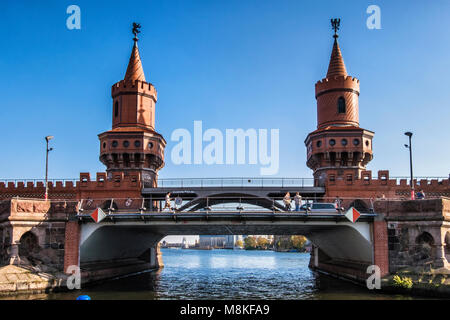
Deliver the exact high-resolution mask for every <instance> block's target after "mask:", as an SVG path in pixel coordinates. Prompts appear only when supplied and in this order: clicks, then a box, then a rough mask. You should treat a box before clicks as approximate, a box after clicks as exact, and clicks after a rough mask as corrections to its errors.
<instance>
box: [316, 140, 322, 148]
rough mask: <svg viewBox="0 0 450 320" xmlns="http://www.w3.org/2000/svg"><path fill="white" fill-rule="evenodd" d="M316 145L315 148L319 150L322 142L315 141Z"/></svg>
mask: <svg viewBox="0 0 450 320" xmlns="http://www.w3.org/2000/svg"><path fill="white" fill-rule="evenodd" d="M316 145H317V148H320V147H321V146H322V141H320V140H319V141H317V143H316Z"/></svg>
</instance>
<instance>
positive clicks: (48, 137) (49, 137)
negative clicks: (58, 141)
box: [45, 136, 54, 142]
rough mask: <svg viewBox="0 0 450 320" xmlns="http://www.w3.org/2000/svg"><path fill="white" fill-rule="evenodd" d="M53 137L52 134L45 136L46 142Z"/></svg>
mask: <svg viewBox="0 0 450 320" xmlns="http://www.w3.org/2000/svg"><path fill="white" fill-rule="evenodd" d="M53 138H54V137H53V136H46V137H45V140H47V142H49V141H50V140H52V139H53Z"/></svg>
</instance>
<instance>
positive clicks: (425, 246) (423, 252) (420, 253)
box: [413, 231, 436, 264]
mask: <svg viewBox="0 0 450 320" xmlns="http://www.w3.org/2000/svg"><path fill="white" fill-rule="evenodd" d="M434 244H435V241H434V238H433V236H432V235H431V234H430V233H428V232H425V231H424V232H422V233H421V234H420V235H419V236H417V238H416V243H415V250H414V255H413V258H414V261H415V262H416V263H418V264H425V263H430V262H433V261H434V259H435V257H436V249H435V245H434Z"/></svg>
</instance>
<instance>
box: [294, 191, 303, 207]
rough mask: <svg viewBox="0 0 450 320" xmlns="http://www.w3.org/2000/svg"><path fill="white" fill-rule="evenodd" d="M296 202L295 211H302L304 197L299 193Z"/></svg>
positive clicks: (296, 195) (295, 198)
mask: <svg viewBox="0 0 450 320" xmlns="http://www.w3.org/2000/svg"><path fill="white" fill-rule="evenodd" d="M294 202H295V211H300V206H301V205H302V196H301V195H300V193H298V192H297V193H296V194H295V197H294Z"/></svg>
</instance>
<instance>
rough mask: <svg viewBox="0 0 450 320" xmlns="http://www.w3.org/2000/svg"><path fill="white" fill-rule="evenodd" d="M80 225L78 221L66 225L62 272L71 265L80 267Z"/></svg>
mask: <svg viewBox="0 0 450 320" xmlns="http://www.w3.org/2000/svg"><path fill="white" fill-rule="evenodd" d="M80 229H81V228H80V225H79V223H78V221H69V222H67V223H66V230H65V231H66V232H65V245H64V272H67V268H68V267H69V266H71V265H75V266H79V265H80Z"/></svg>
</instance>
